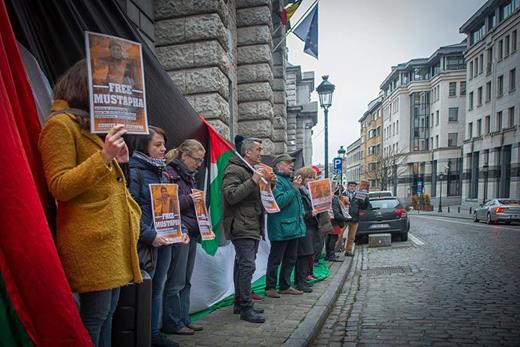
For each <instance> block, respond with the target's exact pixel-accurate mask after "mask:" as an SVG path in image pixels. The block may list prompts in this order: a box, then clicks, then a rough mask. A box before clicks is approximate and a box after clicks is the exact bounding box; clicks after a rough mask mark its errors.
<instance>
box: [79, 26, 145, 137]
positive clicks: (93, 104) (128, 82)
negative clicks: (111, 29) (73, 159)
mask: <svg viewBox="0 0 520 347" xmlns="http://www.w3.org/2000/svg"><path fill="white" fill-rule="evenodd" d="M85 42H86V52H87V55H86V56H87V67H88V86H89V97H90V120H91V121H90V124H91V129H90V130H91V132H92V133H98V134H99V133H101V134H102V133H108V131H109V130H110V129H111V128H112V127H113V126H114V125H116V124H124V125H125V128H126V129H127V131H128V133H129V134H148V117H147V113H146V93H145V85H144V71H143V55H142V47H141V44H140V43H138V42H133V41H129V40H125V39H122V38H119V37H115V36H110V35H104V34H98V33H93V32H89V31H86V32H85Z"/></svg>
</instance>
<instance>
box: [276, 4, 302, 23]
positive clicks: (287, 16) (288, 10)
mask: <svg viewBox="0 0 520 347" xmlns="http://www.w3.org/2000/svg"><path fill="white" fill-rule="evenodd" d="M301 3H302V0H298V1H294V2H291V3H289V4H287V5H286V6H285V7H284V8H283V9H282V10H281V11H280V18H281V19H282V24H283V25H287V23H289V21H290V20H291V17H292V16H293V15H294V13H295V12H296V10H297V9H298V7H300V5H301Z"/></svg>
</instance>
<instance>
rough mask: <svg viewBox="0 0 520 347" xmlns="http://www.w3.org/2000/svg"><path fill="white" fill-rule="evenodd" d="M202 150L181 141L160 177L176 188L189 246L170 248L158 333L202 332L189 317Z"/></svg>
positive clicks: (197, 144)
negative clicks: (160, 325)
mask: <svg viewBox="0 0 520 347" xmlns="http://www.w3.org/2000/svg"><path fill="white" fill-rule="evenodd" d="M205 154H206V150H205V149H204V146H202V144H201V143H200V142H199V141H197V140H193V139H188V140H185V141H184V142H183V143H181V144H180V146H179V147H177V149H174V150H171V151H169V152H168V153H167V156H166V161H167V162H168V165H167V166H166V169H165V172H164V175H165V177H166V178H167V180H168V182H170V183H174V184H176V185H177V186H178V187H179V206H180V212H181V218H182V223H183V224H184V225H185V226H186V228H187V229H188V234H189V236H190V242H189V244H186V245H184V244H175V245H173V246H172V247H173V251H172V257H171V261H170V269H169V270H168V276H167V279H166V285H165V289H164V299H163V316H162V322H163V324H162V331H163V332H166V333H171V334H179V335H193V333H194V331H200V330H202V327H200V326H196V325H195V324H193V323H192V322H191V318H190V290H191V276H192V274H193V267H194V266H195V255H196V254H197V242H198V241H200V230H199V225H198V222H197V215H196V211H195V202H201V201H202V202H204V195H203V193H201V192H196V193H194V192H193V190H196V189H197V182H196V180H195V176H194V175H195V173H196V172H197V170H198V169H199V168H200V166H201V165H202V163H203V162H204V155H205Z"/></svg>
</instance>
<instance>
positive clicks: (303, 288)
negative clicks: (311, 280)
mask: <svg viewBox="0 0 520 347" xmlns="http://www.w3.org/2000/svg"><path fill="white" fill-rule="evenodd" d="M296 289H298V290H301V291H302V292H304V293H312V288H311V287H309V286H308V285H305V284H300V285H298V286H297V287H296Z"/></svg>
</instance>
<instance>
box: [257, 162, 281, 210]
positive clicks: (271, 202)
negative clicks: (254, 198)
mask: <svg viewBox="0 0 520 347" xmlns="http://www.w3.org/2000/svg"><path fill="white" fill-rule="evenodd" d="M256 170H258V171H259V172H260V173H261V174H262V176H264V177H270V176H271V175H274V173H273V168H272V167H270V166H268V165H265V164H262V163H261V164H258V165H256ZM258 188H260V200H261V201H262V205H263V206H264V209H265V212H267V213H277V212H280V207H278V204H277V203H276V200H275V199H274V195H273V190H272V189H271V183H270V181H268V180H267V179H265V178H263V177H262V179H261V180H260V181H258Z"/></svg>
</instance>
